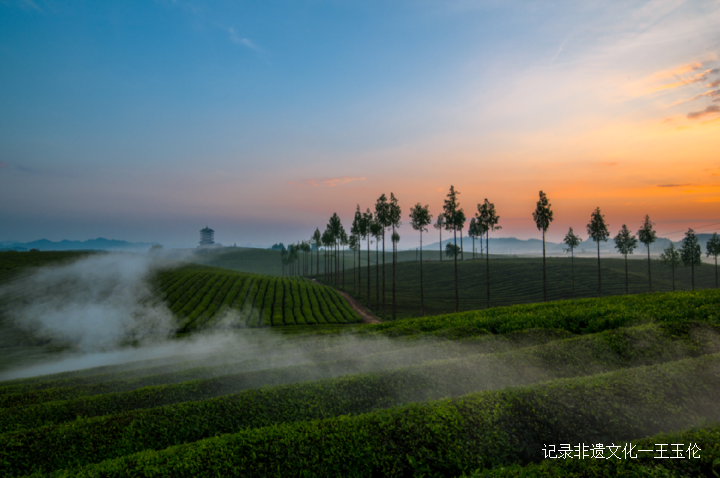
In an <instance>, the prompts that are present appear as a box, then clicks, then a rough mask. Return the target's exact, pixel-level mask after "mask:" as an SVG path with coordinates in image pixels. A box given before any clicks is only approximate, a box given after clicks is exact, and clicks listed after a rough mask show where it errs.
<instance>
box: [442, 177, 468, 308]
mask: <svg viewBox="0 0 720 478" xmlns="http://www.w3.org/2000/svg"><path fill="white" fill-rule="evenodd" d="M459 194H460V193H459V192H458V191H456V190H455V186H453V185H450V192H449V193H448V194H447V199H445V202H444V204H443V216H444V218H445V230H447V231H452V233H453V244H454V245H455V248H457V231H458V229H459V228H460V226H461V222H460V221H461V219H462V221H463V222H464V221H465V213H464V212H463V210H462V209H461V208H460V202H459V201H458V195H459ZM453 260H454V261H455V312H460V290H459V287H458V269H457V254H453Z"/></svg>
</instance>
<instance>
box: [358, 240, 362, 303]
mask: <svg viewBox="0 0 720 478" xmlns="http://www.w3.org/2000/svg"><path fill="white" fill-rule="evenodd" d="M361 297H362V242H361V239H360V236H358V298H361ZM360 300H362V299H360Z"/></svg>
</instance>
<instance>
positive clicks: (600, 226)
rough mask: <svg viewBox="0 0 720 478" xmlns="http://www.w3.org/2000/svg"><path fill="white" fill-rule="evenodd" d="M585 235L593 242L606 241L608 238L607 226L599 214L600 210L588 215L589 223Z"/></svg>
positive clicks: (596, 209)
mask: <svg viewBox="0 0 720 478" xmlns="http://www.w3.org/2000/svg"><path fill="white" fill-rule="evenodd" d="M587 233H588V235H589V236H590V237H591V238H592V240H593V241H595V242H598V243H599V242H600V241H607V240H608V237H609V236H610V231H608V225H607V224H606V223H605V216H604V215H603V214H602V213H601V212H600V208H599V207H598V208H595V210H594V211H593V212H592V214H590V222H589V223H588V225H587Z"/></svg>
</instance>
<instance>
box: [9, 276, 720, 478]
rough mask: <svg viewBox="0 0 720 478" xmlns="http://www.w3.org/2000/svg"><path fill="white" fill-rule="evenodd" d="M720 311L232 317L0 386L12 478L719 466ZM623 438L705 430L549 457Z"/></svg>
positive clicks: (603, 302)
mask: <svg viewBox="0 0 720 478" xmlns="http://www.w3.org/2000/svg"><path fill="white" fill-rule="evenodd" d="M201 270H211V269H203V268H201ZM188 273H189V272H188ZM159 280H160V281H163V280H165V279H162V278H161V279H159ZM718 310H720V292H719V291H715V290H712V291H710V290H708V291H699V292H694V293H693V292H681V293H675V294H673V293H667V294H653V295H639V296H625V297H608V298H603V299H579V300H574V301H567V302H560V301H558V302H553V303H548V304H533V305H518V306H511V307H505V308H495V309H491V310H487V311H483V310H481V311H474V312H466V313H462V314H450V315H446V316H439V317H428V318H417V319H411V320H407V321H397V322H391V323H384V324H377V325H361V326H358V327H356V328H350V329H345V332H344V333H333V334H322V335H317V334H313V333H307V334H303V335H290V336H288V335H282V334H277V333H273V331H274V330H275V329H273V328H270V329H265V330H264V331H263V330H258V329H235V330H234V331H232V332H231V333H232V334H233V336H234V337H237V338H238V340H239V339H240V338H243V339H244V340H243V341H242V342H238V343H243V344H246V346H243V347H236V348H230V349H225V350H223V351H215V352H212V351H208V352H205V354H204V355H202V356H185V357H183V358H182V359H178V361H176V362H173V363H158V361H157V360H149V361H144V362H143V361H139V362H135V363H134V364H133V366H132V367H131V368H128V366H125V365H119V366H113V367H102V368H100V369H96V370H95V369H86V370H82V371H76V372H71V373H64V374H57V375H50V376H47V377H44V378H43V377H39V378H31V379H19V380H12V381H8V382H0V404H1V405H0V407H2V408H0V425H1V426H0V463H2V468H3V471H4V473H5V474H6V475H7V476H22V475H27V474H30V473H35V475H34V476H88V477H89V476H103V477H110V476H128V475H136V476H168V477H170V476H172V477H178V476H180V477H182V476H188V477H189V476H193V477H197V476H200V477H203V476H258V477H260V476H273V475H276V474H278V470H281V472H280V473H281V474H282V475H284V476H299V475H304V476H368V477H370V476H398V477H399V476H419V475H424V476H461V475H462V476H477V477H480V476H555V475H556V474H561V473H570V472H573V473H575V472H577V473H579V474H578V475H577V476H613V475H615V474H616V471H617V470H618V469H622V470H624V472H625V473H626V474H627V475H628V476H644V475H647V474H648V473H650V472H652V473H654V474H655V475H653V476H679V475H680V474H683V475H682V476H712V475H713V470H714V471H718V472H720V462H718V461H717V459H718V458H720V446H719V445H718V437H719V436H720V426H719V425H718V423H720V411H719V410H718V408H717V406H716V404H717V396H718V394H720V385H718V384H720V334H719V332H720V316H719V315H718V312H717V311H718ZM249 339H252V340H249ZM688 427H696V428H693V429H688ZM697 427H700V428H697ZM655 434H660V435H656V436H653V435H655ZM647 437H650V438H647ZM630 440H634V442H633V443H635V444H636V448H639V449H648V448H652V446H653V445H654V443H681V442H682V443H686V444H687V445H689V444H690V442H692V443H695V444H697V445H698V448H699V449H700V452H699V458H696V459H684V460H653V459H652V456H653V455H642V453H638V454H639V457H638V459H636V460H629V459H622V458H621V459H610V460H597V459H596V460H594V461H593V460H590V459H587V460H545V459H544V452H543V449H544V448H545V450H547V447H548V446H549V445H552V444H555V445H557V446H558V447H560V446H561V445H562V444H565V443H571V444H577V443H585V444H588V445H591V446H593V447H595V446H597V444H605V446H607V445H610V444H612V443H615V444H618V443H621V442H625V441H630ZM658 440H660V441H658ZM683 452H684V453H686V451H685V450H683ZM620 456H621V457H622V454H621V455H620ZM713 467H714V468H713ZM582 473H585V474H582ZM633 474H634V475H633ZM568 476H575V475H568Z"/></svg>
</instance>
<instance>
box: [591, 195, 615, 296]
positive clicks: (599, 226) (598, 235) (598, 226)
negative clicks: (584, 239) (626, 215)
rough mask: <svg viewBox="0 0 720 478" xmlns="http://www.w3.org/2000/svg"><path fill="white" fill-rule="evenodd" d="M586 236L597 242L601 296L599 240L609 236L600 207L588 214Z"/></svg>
mask: <svg viewBox="0 0 720 478" xmlns="http://www.w3.org/2000/svg"><path fill="white" fill-rule="evenodd" d="M587 233H588V236H590V237H591V238H592V240H593V241H595V242H596V243H597V253H598V256H597V257H598V297H602V277H601V275H600V241H607V240H608V237H609V236H610V231H608V225H607V224H606V223H605V216H603V215H602V214H601V213H600V208H599V207H598V208H595V210H594V211H593V212H592V214H590V222H589V223H588V225H587Z"/></svg>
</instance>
